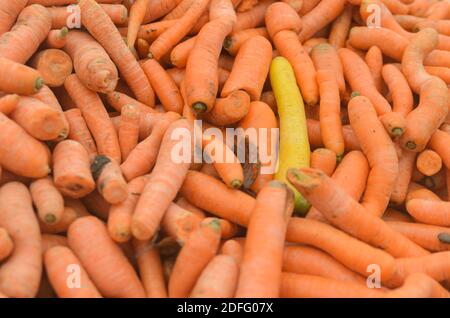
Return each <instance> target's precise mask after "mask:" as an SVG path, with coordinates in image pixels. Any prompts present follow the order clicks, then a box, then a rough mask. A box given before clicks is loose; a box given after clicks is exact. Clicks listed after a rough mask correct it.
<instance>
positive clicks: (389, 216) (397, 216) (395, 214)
mask: <svg viewBox="0 0 450 318" xmlns="http://www.w3.org/2000/svg"><path fill="white" fill-rule="evenodd" d="M383 220H384V221H386V222H414V220H413V218H412V217H410V216H409V215H408V214H406V213H404V212H401V211H398V210H395V209H391V208H387V209H386V212H384V214H383ZM409 239H411V238H409ZM416 243H417V242H416Z"/></svg>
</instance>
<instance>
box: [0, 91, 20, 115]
mask: <svg viewBox="0 0 450 318" xmlns="http://www.w3.org/2000/svg"><path fill="white" fill-rule="evenodd" d="M19 100H20V97H19V95H17V94H9V95H5V96H3V97H0V113H3V114H5V115H7V116H8V115H9V114H11V113H12V112H13V111H14V110H15V109H16V107H17V104H18V103H19Z"/></svg>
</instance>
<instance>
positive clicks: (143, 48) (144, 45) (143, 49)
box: [136, 39, 150, 59]
mask: <svg viewBox="0 0 450 318" xmlns="http://www.w3.org/2000/svg"><path fill="white" fill-rule="evenodd" d="M149 48H150V44H148V42H147V41H146V40H144V39H137V40H136V50H137V53H138V55H139V58H141V59H145V58H146V57H147V56H148V49H149Z"/></svg>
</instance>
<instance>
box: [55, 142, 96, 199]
mask: <svg viewBox="0 0 450 318" xmlns="http://www.w3.org/2000/svg"><path fill="white" fill-rule="evenodd" d="M53 181H54V183H55V186H56V187H57V188H58V189H59V191H61V193H62V194H64V195H67V196H69V197H72V198H80V197H83V196H85V195H86V194H88V193H90V192H92V190H94V188H95V183H94V180H93V179H92V175H91V171H90V167H89V156H88V153H87V151H86V150H85V149H84V147H83V146H82V145H81V144H80V143H78V142H76V141H73V140H65V141H62V142H60V143H58V145H57V146H56V147H55V149H54V151H53Z"/></svg>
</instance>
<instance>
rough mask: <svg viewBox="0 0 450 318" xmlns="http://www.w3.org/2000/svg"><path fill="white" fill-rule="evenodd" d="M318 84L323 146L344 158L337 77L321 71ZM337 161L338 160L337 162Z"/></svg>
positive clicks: (336, 155) (337, 156)
mask: <svg viewBox="0 0 450 318" xmlns="http://www.w3.org/2000/svg"><path fill="white" fill-rule="evenodd" d="M317 82H318V84H319V91H320V113H319V116H320V131H321V136H322V141H323V144H324V145H325V146H326V147H327V148H328V149H329V150H331V151H333V152H334V153H335V159H337V160H338V161H339V160H340V159H341V158H342V156H343V154H344V150H345V142H344V137H343V135H342V124H341V117H340V98H339V88H338V83H337V81H336V76H335V74H334V73H333V72H332V71H326V70H319V71H318V72H317ZM335 161H336V160H335Z"/></svg>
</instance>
